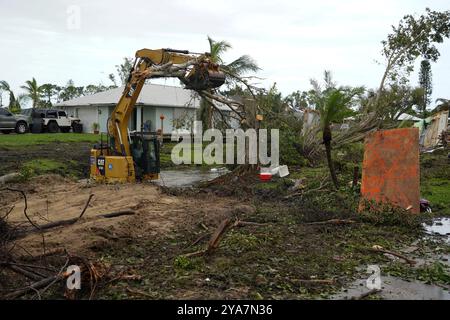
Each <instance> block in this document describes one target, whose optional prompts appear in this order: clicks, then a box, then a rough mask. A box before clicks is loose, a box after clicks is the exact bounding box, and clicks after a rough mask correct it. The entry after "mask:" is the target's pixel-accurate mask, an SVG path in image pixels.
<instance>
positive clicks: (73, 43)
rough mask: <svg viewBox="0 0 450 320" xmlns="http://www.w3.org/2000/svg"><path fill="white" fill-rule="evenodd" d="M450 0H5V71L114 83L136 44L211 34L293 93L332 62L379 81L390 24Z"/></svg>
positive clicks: (364, 81) (197, 44)
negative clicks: (75, 11)
mask: <svg viewBox="0 0 450 320" xmlns="http://www.w3.org/2000/svg"><path fill="white" fill-rule="evenodd" d="M446 2H447V1H445V0H434V1H433V0H425V1H421V0H412V1H411V0H408V1H407V0H399V1H388V0H379V1H357V0H346V1H333V0H316V1H309V2H304V1H273V0H272V1H265V0H259V1H257V0H251V1H232V0H228V1H207V0H200V1H186V0H175V1H161V0H159V1H148V0H147V1H144V0H135V1H130V2H124V1H122V0H121V1H116V0H115V1H106V0H100V1H88V0H78V1H77V0H62V1H56V0H54V1H52V0H41V1H29V0H27V1H25V0H15V1H8V0H0V21H1V22H2V23H1V24H0V42H1V47H2V50H1V51H0V58H1V59H0V79H2V80H7V81H8V82H10V84H11V85H12V87H13V88H14V89H16V90H19V87H20V85H22V84H23V82H24V81H25V80H27V79H30V78H31V77H33V76H34V77H36V79H37V80H38V82H39V83H44V82H54V83H60V84H64V83H65V82H66V81H67V80H68V79H73V80H74V81H75V83H77V84H79V85H86V84H89V83H99V82H103V83H107V82H108V79H107V74H108V73H111V72H113V71H114V65H115V64H118V63H119V62H120V61H121V59H122V57H124V56H132V55H133V54H134V52H135V51H136V50H137V49H140V48H143V47H148V48H160V47H173V48H180V49H189V50H192V51H199V52H202V51H206V50H207V49H208V45H207V41H206V35H207V34H209V35H211V36H212V37H213V38H215V39H224V40H227V41H229V42H230V43H231V44H232V45H233V50H231V51H230V52H229V53H228V54H227V55H226V57H225V58H226V59H228V60H231V59H233V58H236V57H237V56H239V55H242V54H250V55H251V56H252V57H254V58H255V59H256V60H257V61H258V63H259V64H260V66H261V67H262V68H263V70H262V71H261V72H260V74H259V76H261V77H263V78H265V80H264V81H262V84H263V85H265V86H269V85H271V84H272V83H273V82H277V84H278V86H279V88H280V90H281V91H282V92H283V93H285V94H288V93H290V92H291V91H294V90H297V89H301V90H306V89H308V88H309V79H310V78H320V77H321V75H322V72H323V70H324V69H330V70H332V71H333V73H334V76H335V79H336V80H337V81H338V82H339V83H341V84H349V85H366V86H368V87H375V86H376V85H377V83H378V81H379V79H380V77H381V73H382V71H383V68H382V66H379V65H377V64H376V63H375V62H374V60H375V59H380V58H381V57H380V54H379V52H380V50H381V44H380V41H381V40H383V39H384V38H385V37H386V35H387V33H388V32H390V27H391V25H392V24H396V23H397V22H398V21H399V19H400V18H401V17H402V16H403V15H405V14H408V13H414V12H418V13H420V12H422V11H423V10H424V8H425V7H426V6H429V7H431V8H433V9H438V10H446V9H448V5H447V3H446ZM71 6H77V8H79V10H80V14H81V15H80V28H79V29H71V28H68V23H69V20H70V12H68V9H69V8H71ZM441 53H442V56H441V59H440V61H439V62H438V63H437V64H434V65H433V75H434V84H435V85H434V97H435V98H437V97H448V96H449V91H448V88H447V86H446V78H447V77H448V71H449V67H450V45H449V44H448V43H446V44H444V45H442V46H441ZM416 82H417V80H416V78H415V77H414V78H413V79H412V83H413V84H415V83H416ZM19 91H20V90H19Z"/></svg>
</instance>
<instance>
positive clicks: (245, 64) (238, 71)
mask: <svg viewBox="0 0 450 320" xmlns="http://www.w3.org/2000/svg"><path fill="white" fill-rule="evenodd" d="M223 68H224V69H226V70H227V71H229V72H230V73H232V74H234V75H237V76H239V75H242V74H244V73H247V72H250V71H251V72H257V71H258V70H261V69H260V68H259V67H258V64H257V63H256V61H255V60H254V59H253V58H252V57H250V56H249V55H243V56H240V57H239V58H237V59H236V60H234V61H233V62H231V63H229V64H227V65H226V66H223Z"/></svg>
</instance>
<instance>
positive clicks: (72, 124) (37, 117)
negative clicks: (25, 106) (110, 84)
mask: <svg viewBox="0 0 450 320" xmlns="http://www.w3.org/2000/svg"><path fill="white" fill-rule="evenodd" d="M28 112H29V113H30V118H31V120H30V121H31V123H30V124H29V126H30V130H31V132H33V133H38V132H44V131H47V132H50V133H57V132H65V133H66V132H70V129H72V131H73V132H75V133H81V132H82V131H83V127H82V125H81V123H80V119H79V118H74V117H69V116H68V115H67V113H66V112H65V111H64V110H57V109H31V111H28Z"/></svg>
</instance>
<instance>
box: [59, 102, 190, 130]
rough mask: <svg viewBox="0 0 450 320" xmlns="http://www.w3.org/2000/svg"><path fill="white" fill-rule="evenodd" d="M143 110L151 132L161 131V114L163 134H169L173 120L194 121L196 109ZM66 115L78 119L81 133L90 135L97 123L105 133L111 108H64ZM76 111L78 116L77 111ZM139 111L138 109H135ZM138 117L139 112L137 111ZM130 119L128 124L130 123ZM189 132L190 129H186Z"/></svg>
mask: <svg viewBox="0 0 450 320" xmlns="http://www.w3.org/2000/svg"><path fill="white" fill-rule="evenodd" d="M143 108H144V118H143V122H145V121H146V120H150V121H151V130H152V131H156V130H158V129H161V119H160V118H159V117H160V115H161V114H163V115H164V133H165V134H170V133H171V132H172V130H173V129H174V126H173V122H174V119H181V118H182V119H186V120H189V121H186V122H187V123H189V122H190V120H196V113H197V109H193V108H173V107H153V106H145V107H143ZM64 109H65V110H66V112H67V114H68V115H71V116H74V117H78V118H80V120H81V123H82V124H83V132H86V133H92V132H93V130H92V124H93V123H94V122H97V123H98V124H99V125H100V132H107V127H106V123H107V120H108V117H109V116H110V115H111V112H112V110H113V109H114V108H113V107H108V106H79V107H65V108H64ZM77 109H78V115H77V111H76V110H77ZM136 109H139V108H136ZM138 112H139V114H138V117H140V110H138ZM132 120H133V119H132V117H130V123H131V121H132ZM186 129H188V130H190V128H189V127H188V128H186Z"/></svg>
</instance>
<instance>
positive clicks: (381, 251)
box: [369, 246, 417, 266]
mask: <svg viewBox="0 0 450 320" xmlns="http://www.w3.org/2000/svg"><path fill="white" fill-rule="evenodd" d="M369 250H370V251H373V252H379V253H383V254H390V255H392V256H395V257H397V258H400V259H403V260H405V261H406V262H407V263H409V264H410V265H412V266H413V265H415V264H416V263H417V261H415V260H412V259H410V258H408V257H406V256H404V255H402V254H400V253H397V252H393V251H389V250H386V249H383V247H381V246H373V247H372V248H370V249H369Z"/></svg>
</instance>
